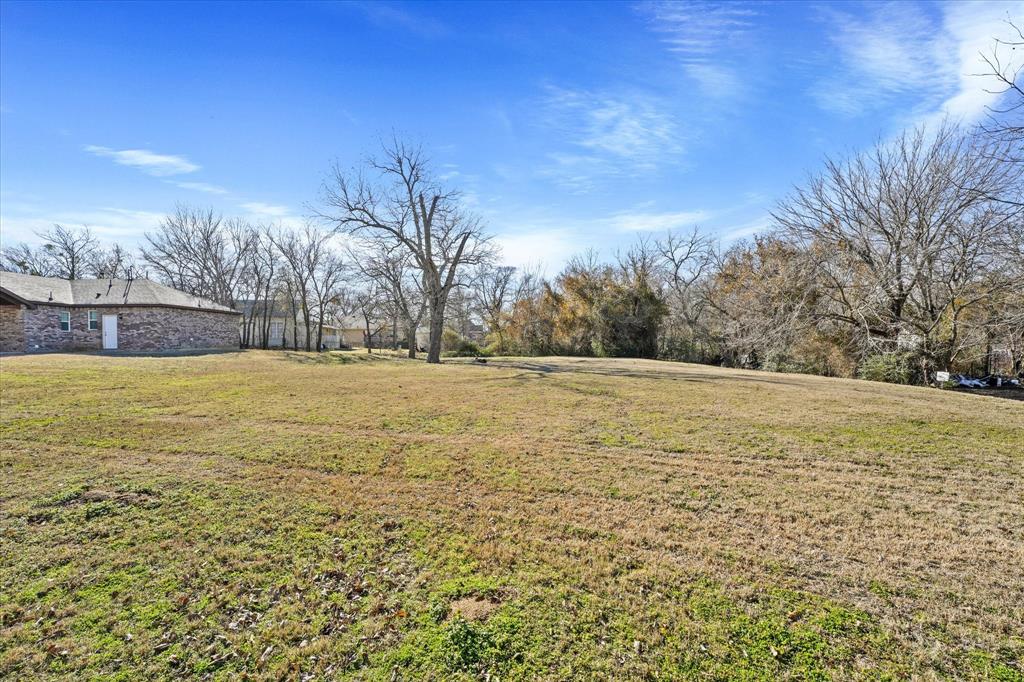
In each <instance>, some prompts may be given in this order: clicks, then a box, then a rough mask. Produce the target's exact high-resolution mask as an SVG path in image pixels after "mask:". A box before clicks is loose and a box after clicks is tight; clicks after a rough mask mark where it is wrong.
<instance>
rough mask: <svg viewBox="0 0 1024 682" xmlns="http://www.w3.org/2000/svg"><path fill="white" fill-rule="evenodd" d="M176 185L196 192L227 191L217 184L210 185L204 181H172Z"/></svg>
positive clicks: (218, 192)
mask: <svg viewBox="0 0 1024 682" xmlns="http://www.w3.org/2000/svg"><path fill="white" fill-rule="evenodd" d="M172 184H174V185H175V186H177V187H180V188H181V189H190V190H194V191H196V192H205V193H207V194H227V193H228V191H227V190H226V189H224V188H223V187H221V186H219V185H211V184H209V183H206V182H173V183H172Z"/></svg>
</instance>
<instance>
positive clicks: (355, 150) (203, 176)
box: [0, 1, 1024, 269]
mask: <svg viewBox="0 0 1024 682" xmlns="http://www.w3.org/2000/svg"><path fill="white" fill-rule="evenodd" d="M1008 15H1009V16H1011V17H1016V18H1024V2H1002V3H981V2H972V3H914V2H898V3H870V4H864V3H796V2H777V3H743V2H736V3H728V4H725V3H712V2H707V3H706V2H691V3H682V4H672V3H645V2H640V3H610V2H604V3H596V4H586V3H565V4H557V3H535V4H531V3H516V4H500V3H480V4H473V3H468V2H459V3H430V4H427V3H331V2H308V3H306V2H290V3H270V2H267V3H252V4H241V3H240V4H233V3H227V2H221V3H213V4H201V3H197V2H188V3H167V4H161V3H126V4H116V3H109V4H103V3H99V2H89V3H82V4H73V3H70V2H61V3H53V4H45V3H28V2H11V1H6V2H2V3H0V238H2V241H3V242H4V244H7V243H9V242H11V241H17V240H27V241H34V240H35V236H34V233H35V232H36V231H38V230H41V229H45V228H47V227H48V226H49V225H50V224H52V223H54V222H60V223H64V224H71V225H78V224H88V225H90V226H91V227H92V228H93V229H94V231H95V232H96V233H97V234H98V235H99V236H100V237H101V238H103V239H104V240H107V241H119V242H121V243H122V244H125V245H128V246H131V245H134V244H135V243H137V242H138V241H139V239H140V238H141V235H142V234H143V233H144V232H145V231H147V230H152V229H153V227H154V226H155V225H156V224H157V223H158V222H159V220H160V218H161V216H162V215H163V214H165V213H166V212H168V211H169V210H171V209H172V208H173V207H174V205H175V204H176V203H178V202H185V203H191V204H196V205H202V206H213V207H215V208H217V209H219V210H221V211H223V212H224V213H225V214H230V215H243V216H248V217H250V218H252V219H254V220H265V221H282V222H285V223H296V224H297V223H300V222H301V221H302V219H303V217H304V216H305V215H308V214H309V213H310V206H311V205H314V204H315V203H316V201H317V196H318V189H319V186H320V183H321V180H322V178H323V175H324V173H325V171H327V169H328V167H329V166H330V164H331V162H332V161H333V160H335V159H337V160H338V161H340V162H341V163H342V164H343V165H350V164H356V163H358V162H359V160H360V159H361V158H362V157H363V156H364V155H365V154H366V153H367V152H372V151H373V149H374V145H375V141H376V140H377V139H378V138H379V137H380V136H381V135H384V136H387V135H390V134H391V131H393V130H394V131H396V132H397V133H399V134H400V135H402V136H404V137H407V138H409V139H412V140H418V141H421V142H422V143H423V144H424V145H425V146H426V147H427V149H428V150H429V151H430V156H431V158H432V160H433V162H434V163H435V165H436V168H437V170H438V172H439V173H440V174H442V175H443V176H444V177H445V178H446V180H447V181H448V182H449V183H450V184H452V185H453V186H456V187H459V188H461V189H462V190H463V191H464V192H465V198H466V201H467V202H468V203H469V204H470V205H471V206H472V207H473V208H474V209H475V210H477V211H478V212H479V213H480V214H482V215H483V216H484V218H485V219H486V221H487V223H488V225H489V226H490V229H491V230H492V232H494V233H495V234H496V235H497V239H498V241H499V243H500V244H502V245H503V247H504V251H505V256H506V259H507V260H508V261H510V262H513V263H515V264H525V263H532V262H542V263H544V264H546V265H547V266H548V267H549V269H550V268H551V267H557V266H558V265H560V264H561V263H562V262H563V261H564V259H565V258H566V257H567V256H569V255H571V254H572V253H574V252H578V251H581V250H583V249H586V248H589V247H596V248H598V249H600V250H602V251H604V252H605V253H606V254H609V255H610V254H611V253H613V252H614V251H615V249H617V248H622V247H623V246H625V245H627V244H628V243H629V242H631V241H632V240H633V239H635V238H636V235H637V234H638V233H644V232H649V233H652V234H658V233H662V232H663V231H664V230H665V229H668V228H681V229H689V228H691V227H692V226H694V225H698V226H700V227H701V228H703V229H705V230H706V231H708V232H710V233H713V234H716V235H718V236H719V237H720V238H721V239H722V240H723V241H725V242H729V241H732V240H735V239H738V238H742V237H744V236H749V235H750V234H752V233H753V232H755V231H757V230H759V229H764V227H765V226H766V224H767V214H768V211H769V210H770V209H771V207H772V205H773V204H774V202H775V201H776V200H778V199H779V198H781V197H782V196H783V195H784V194H785V193H786V192H787V191H788V189H789V188H790V187H791V186H792V185H793V184H794V183H796V182H799V181H800V180H801V179H803V178H805V177H806V175H807V173H808V172H810V171H813V170H815V169H816V168H818V167H819V165H820V162H821V159H822V158H823V156H824V155H825V154H842V153H844V152H848V151H850V150H855V149H858V148H862V147H864V146H866V145H868V144H870V143H872V142H873V141H874V140H876V139H878V138H884V137H886V136H889V135H892V134H893V133H895V132H897V131H899V130H900V129H902V128H903V127H905V126H908V125H914V124H917V123H921V122H929V121H935V120H937V119H938V118H941V117H942V116H943V115H945V114H949V115H952V116H954V117H956V118H960V119H963V120H966V121H968V122H970V121H973V120H977V119H978V118H979V117H980V116H982V115H983V113H984V108H985V106H986V104H990V103H991V99H992V96H991V95H989V94H987V93H986V92H985V91H984V89H985V86H986V82H985V81H984V80H983V79H981V78H978V77H975V76H972V75H971V74H973V73H976V72H977V71H978V70H979V69H980V64H979V62H978V52H979V51H980V50H985V49H988V48H989V47H990V45H991V38H992V36H994V35H1001V34H1005V28H1004V26H1003V25H1002V24H1001V23H1000V22H1001V21H1002V20H1003V19H1005V18H1006V17H1007V16H1008Z"/></svg>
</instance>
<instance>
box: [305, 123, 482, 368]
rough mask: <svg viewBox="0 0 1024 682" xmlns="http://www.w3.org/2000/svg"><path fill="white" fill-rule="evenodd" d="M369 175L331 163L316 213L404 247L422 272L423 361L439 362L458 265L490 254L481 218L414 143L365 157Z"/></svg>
mask: <svg viewBox="0 0 1024 682" xmlns="http://www.w3.org/2000/svg"><path fill="white" fill-rule="evenodd" d="M369 169H370V171H371V172H372V173H373V175H374V177H373V178H372V179H367V178H366V177H365V176H364V175H363V174H361V173H358V174H352V173H346V172H344V171H343V170H342V169H341V168H340V167H338V166H337V165H335V167H334V168H333V169H332V173H331V177H330V179H329V181H328V182H326V183H325V184H324V186H323V192H322V194H323V201H324V204H325V205H326V209H325V211H324V212H322V214H321V215H322V217H324V218H326V219H328V220H329V221H331V222H332V223H333V224H334V225H335V226H336V227H337V228H338V229H339V230H343V231H345V232H348V233H349V234H352V235H355V236H359V237H370V238H374V239H384V240H386V241H388V242H390V243H391V244H393V245H394V246H395V247H396V248H400V249H403V250H405V251H406V252H407V253H408V255H409V256H410V258H411V259H412V262H413V263H414V264H415V265H416V267H417V268H419V270H420V271H421V272H422V275H423V279H422V281H423V291H424V295H425V297H426V301H427V309H428V311H429V313H430V342H429V344H428V350H427V362H434V363H436V362H440V357H441V337H442V333H443V331H444V319H445V307H446V305H447V303H448V296H449V294H450V292H451V290H452V288H453V287H454V286H455V284H456V281H457V280H456V276H457V273H458V272H459V270H460V268H462V267H464V266H467V265H474V264H477V263H480V262H483V261H484V260H486V259H487V258H489V257H490V256H491V253H492V251H491V249H490V247H489V244H488V238H487V236H486V234H485V232H484V228H483V225H482V223H481V221H480V219H479V218H478V217H477V216H475V215H473V214H471V213H469V212H468V211H466V210H465V209H464V208H463V207H461V206H460V205H459V201H458V194H457V193H456V192H452V191H448V190H445V189H443V188H442V187H441V185H440V183H439V182H438V181H437V180H436V179H435V178H434V177H433V176H432V174H431V171H430V168H429V164H428V161H427V159H426V157H425V156H424V154H423V152H422V150H421V149H420V148H419V147H413V146H408V145H406V144H404V143H402V142H399V141H398V140H393V141H392V142H391V143H390V144H385V145H383V146H382V154H381V156H380V157H379V158H377V159H371V160H370V161H369Z"/></svg>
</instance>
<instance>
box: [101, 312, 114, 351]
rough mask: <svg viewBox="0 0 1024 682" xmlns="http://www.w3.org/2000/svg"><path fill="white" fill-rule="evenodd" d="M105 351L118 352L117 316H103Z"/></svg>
mask: <svg viewBox="0 0 1024 682" xmlns="http://www.w3.org/2000/svg"><path fill="white" fill-rule="evenodd" d="M103 350H117V315H104V316H103Z"/></svg>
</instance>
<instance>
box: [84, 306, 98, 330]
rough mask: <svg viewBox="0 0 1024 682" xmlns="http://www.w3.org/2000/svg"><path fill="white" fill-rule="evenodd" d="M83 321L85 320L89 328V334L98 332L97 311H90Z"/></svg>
mask: <svg viewBox="0 0 1024 682" xmlns="http://www.w3.org/2000/svg"><path fill="white" fill-rule="evenodd" d="M85 319H86V326H87V327H88V328H89V331H91V332H95V331H99V329H100V314H99V311H97V310H90V311H89V312H87V313H86V318H85ZM94 325H95V326H94Z"/></svg>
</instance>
